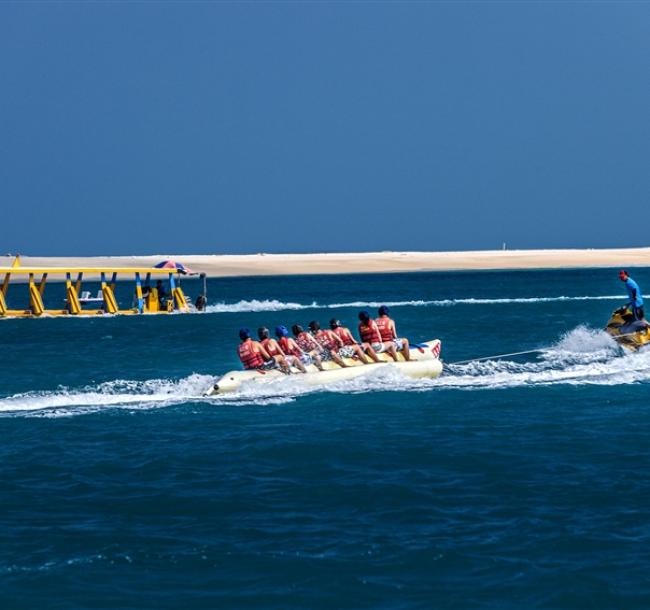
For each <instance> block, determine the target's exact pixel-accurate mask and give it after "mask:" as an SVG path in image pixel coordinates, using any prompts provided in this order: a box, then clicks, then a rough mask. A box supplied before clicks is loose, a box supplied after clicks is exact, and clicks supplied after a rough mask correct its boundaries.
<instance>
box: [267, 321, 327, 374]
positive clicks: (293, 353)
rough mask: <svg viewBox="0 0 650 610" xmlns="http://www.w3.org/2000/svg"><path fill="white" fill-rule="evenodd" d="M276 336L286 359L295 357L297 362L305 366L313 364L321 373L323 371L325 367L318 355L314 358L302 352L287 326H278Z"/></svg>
mask: <svg viewBox="0 0 650 610" xmlns="http://www.w3.org/2000/svg"><path fill="white" fill-rule="evenodd" d="M275 336H276V337H277V338H278V344H279V345H280V349H281V350H282V351H283V352H284V354H285V357H286V358H291V357H293V358H295V359H296V360H299V361H301V362H302V364H304V365H305V366H309V365H310V364H313V365H314V366H315V367H316V368H317V369H318V370H319V371H322V370H323V365H322V363H321V360H320V358H319V356H318V354H316V355H315V356H314V357H312V356H311V355H310V354H308V353H307V352H305V351H304V350H302V349H301V347H300V346H299V345H298V344H297V343H296V342H295V341H294V339H292V338H291V337H290V336H289V331H288V330H287V327H286V326H276V327H275Z"/></svg>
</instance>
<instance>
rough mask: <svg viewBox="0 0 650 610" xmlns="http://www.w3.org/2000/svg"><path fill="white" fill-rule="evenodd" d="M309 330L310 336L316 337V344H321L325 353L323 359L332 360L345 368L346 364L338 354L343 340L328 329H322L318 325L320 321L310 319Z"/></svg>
mask: <svg viewBox="0 0 650 610" xmlns="http://www.w3.org/2000/svg"><path fill="white" fill-rule="evenodd" d="M309 330H310V331H311V334H312V337H313V338H314V339H316V341H317V342H318V344H319V345H320V346H321V348H322V349H323V351H324V353H325V358H324V359H325V360H329V359H331V360H334V362H336V364H338V365H339V366H341V367H343V368H345V367H346V366H347V364H345V362H343V359H342V358H341V356H340V354H339V350H340V349H341V348H342V347H343V342H342V341H341V340H340V339H339V338H338V337H337V336H336V335H335V334H334V333H333V332H332V331H331V330H328V329H322V328H321V327H320V322H317V321H316V320H312V321H311V322H310V323H309Z"/></svg>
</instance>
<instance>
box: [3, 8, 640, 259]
mask: <svg viewBox="0 0 650 610" xmlns="http://www.w3.org/2000/svg"><path fill="white" fill-rule="evenodd" d="M648 31H650V4H648V3H640V2H634V3H633V2H630V3H624V2H617V3H607V2H599V3H588V2H575V3H562V2H550V3H541V2H540V3H537V2H522V3H516V2H453V3H452V2H450V3H424V2H412V3H409V2H377V3H374V2H315V3H307V2H266V3H253V2H250V3H208V2H195V3H193V2H119V3H117V2H114V3H111V2H97V3H95V2H88V3H85V2H63V3H56V2H47V3H39V2H30V3H11V2H9V3H2V4H1V5H0V79H1V82H2V95H1V96H0V201H1V204H0V205H1V207H2V223H1V225H0V226H2V228H3V229H4V230H3V231H2V239H1V240H0V252H16V251H19V252H22V253H25V254H33V255H37V254H40V255H90V254H146V253H180V254H183V253H186V254H188V253H245V252H261V251H264V252H310V251H316V252H319V251H363V250H456V249H484V248H500V247H501V244H502V242H504V241H505V242H507V244H508V247H510V248H537V247H618V246H621V247H622V246H641V245H649V244H650V238H649V237H648V229H647V228H646V227H647V222H646V210H647V208H648V195H649V193H650V171H649V163H648V160H649V159H650V118H649V113H650V37H649V36H648V35H647V32H648Z"/></svg>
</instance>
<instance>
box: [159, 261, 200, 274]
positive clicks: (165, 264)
mask: <svg viewBox="0 0 650 610" xmlns="http://www.w3.org/2000/svg"><path fill="white" fill-rule="evenodd" d="M154 268H155V269H175V270H176V271H178V272H179V273H182V274H183V275H187V274H193V273H194V271H192V270H191V269H190V268H189V267H186V266H185V265H183V263H177V262H176V261H172V260H166V261H160V262H159V263H158V264H157V265H154Z"/></svg>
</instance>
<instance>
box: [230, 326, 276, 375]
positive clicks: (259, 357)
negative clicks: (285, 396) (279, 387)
mask: <svg viewBox="0 0 650 610" xmlns="http://www.w3.org/2000/svg"><path fill="white" fill-rule="evenodd" d="M239 338H240V339H241V343H240V344H239V347H238V348H237V354H238V355H239V359H240V360H241V362H242V364H243V365H244V368H245V369H246V370H258V371H268V370H270V369H275V368H278V367H280V368H281V369H282V370H283V371H284V372H285V373H288V372H289V366H288V365H287V361H286V360H285V359H284V356H282V355H277V356H271V355H270V354H269V353H268V352H267V351H266V350H265V349H264V347H263V346H262V345H261V344H260V343H258V342H257V341H253V340H252V339H251V331H250V330H248V328H241V329H240V330H239Z"/></svg>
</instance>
